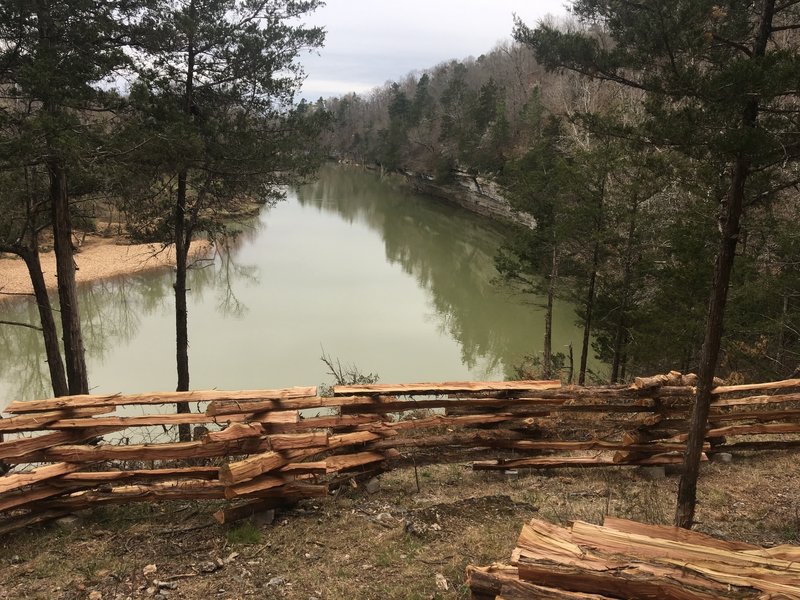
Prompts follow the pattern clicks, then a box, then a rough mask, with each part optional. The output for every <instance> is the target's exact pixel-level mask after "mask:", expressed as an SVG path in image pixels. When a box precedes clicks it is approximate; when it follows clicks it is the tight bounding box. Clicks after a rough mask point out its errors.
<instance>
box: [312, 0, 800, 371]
mask: <svg viewBox="0 0 800 600" xmlns="http://www.w3.org/2000/svg"><path fill="white" fill-rule="evenodd" d="M701 4H703V5H704V6H705V5H708V4H709V3H701ZM709 6H710V5H709ZM706 8H707V9H708V10H707V11H706V13H705V14H701V13H702V11H699V12H698V14H697V15H694V16H692V15H682V16H680V19H683V20H684V21H683V22H684V25H685V24H686V23H687V22H688V23H690V26H696V27H697V28H698V31H704V30H708V31H707V32H706V34H704V37H703V38H702V39H701V42H702V43H701V44H700V46H699V47H697V48H695V47H694V46H691V48H690V51H687V52H686V54H685V55H683V56H679V57H678V61H679V62H680V61H685V62H682V63H681V65H682V66H677V67H675V68H676V73H677V72H678V69H680V68H683V66H686V65H690V64H692V63H691V61H690V58H691V57H690V53H691V52H695V53H697V52H701V53H702V52H707V53H708V56H707V57H705V58H704V60H707V61H709V63H711V62H712V61H717V62H718V63H719V64H720V65H722V67H721V68H720V71H722V70H723V68H727V67H728V66H729V65H732V64H734V61H736V60H738V57H737V56H735V54H740V55H741V56H742V57H745V53H744V52H743V51H742V50H741V48H740V49H739V50H737V49H736V44H738V45H739V46H741V47H742V48H743V49H744V50H747V48H746V47H745V46H746V44H747V43H749V42H748V41H747V40H748V39H749V38H748V37H747V36H752V35H755V34H754V29H753V24H752V23H750V24H748V23H747V22H746V21H745V20H742V19H744V17H742V15H736V14H731V15H729V14H728V13H727V12H725V11H723V9H719V12H718V13H714V12H713V10H712V9H711V8H708V6H706ZM698 10H699V9H698ZM733 12H734V13H735V12H736V11H733ZM781 16H782V15H781ZM787 16H788V15H787ZM734 17H736V18H740V17H741V19H740V20H741V21H742V22H741V23H738V24H737V23H735V22H733V21H734ZM745 17H746V15H745ZM691 18H694V19H695V20H694V22H692V21H691ZM687 19H689V21H687ZM675 22H676V23H677V22H678V17H676V20H675ZM737 28H738V29H737ZM544 30H547V31H549V32H553V36H551V37H550V38H548V37H546V36H542V35H539V37H536V35H534V34H541V32H542V31H544ZM565 32H567V33H578V34H580V35H581V36H583V37H585V38H586V39H591V40H593V44H594V45H595V46H596V47H597V48H601V49H602V48H606V47H613V42H612V39H611V38H612V36H613V33H614V32H613V31H612V30H611V28H610V27H604V28H602V29H601V28H599V27H592V26H588V25H586V24H585V23H578V22H568V23H559V24H550V25H545V26H544V29H543V28H541V27H540V28H539V29H537V30H536V32H534V31H532V30H531V29H528V28H527V27H525V25H524V24H522V23H518V24H517V27H516V30H515V37H516V40H517V41H515V42H514V43H508V44H502V45H499V46H497V47H496V48H495V49H493V50H491V51H490V52H487V53H486V54H484V55H481V56H479V57H478V58H467V59H464V60H460V61H456V60H454V61H451V62H448V63H444V64H440V65H436V66H434V67H431V68H428V69H425V70H423V71H419V72H414V73H411V74H409V75H408V76H406V77H405V78H404V79H402V80H400V81H397V82H391V83H387V84H386V85H384V86H383V87H380V88H377V89H375V90H373V91H372V92H371V93H369V94H367V95H361V96H360V95H355V94H350V95H347V96H343V97H340V98H334V99H331V100H327V101H326V107H327V108H328V109H329V110H330V111H331V113H332V114H333V116H334V119H335V127H334V129H333V131H332V132H330V134H329V139H328V143H329V146H330V147H331V149H332V151H333V153H334V155H335V156H337V157H339V158H342V159H347V160H353V161H356V162H360V163H365V164H379V165H381V166H382V167H383V168H385V169H388V170H400V171H411V172H414V173H416V174H420V175H422V176H424V177H429V178H433V180H435V181H436V182H439V183H447V182H448V181H449V180H451V179H452V178H453V176H454V174H455V173H456V172H461V173H464V172H466V173H469V174H473V175H481V176H484V177H488V178H490V179H493V180H495V181H497V182H498V183H500V184H501V185H502V186H503V188H504V189H505V191H506V195H507V197H508V199H509V200H510V201H511V202H512V203H513V204H514V205H515V206H516V207H517V208H519V209H521V210H524V211H526V212H529V213H531V214H532V215H533V216H534V217H535V219H536V221H537V224H538V226H537V227H536V229H534V230H531V229H528V228H525V227H521V226H512V225H509V226H508V236H507V242H506V245H505V248H504V250H503V251H502V253H501V254H500V255H499V256H498V257H497V266H498V269H499V271H500V272H501V273H502V274H503V275H505V276H507V277H510V278H515V279H519V280H520V281H522V282H523V284H524V285H526V286H529V288H530V289H531V290H535V291H537V292H538V293H544V294H547V295H548V296H549V298H550V299H549V301H548V306H549V307H552V298H553V296H557V297H559V296H560V297H564V298H567V299H569V300H571V301H572V302H573V303H575V304H576V305H577V306H580V307H581V308H580V309H579V310H578V311H577V315H576V318H577V319H578V321H579V322H580V323H581V324H582V325H583V327H584V330H585V336H584V347H583V348H582V349H580V348H576V350H575V353H576V356H575V363H576V364H575V376H576V379H578V380H579V381H580V382H581V383H582V382H583V381H584V380H586V374H585V371H586V360H587V355H588V353H591V352H595V353H596V354H597V355H598V356H599V357H601V358H602V359H603V360H604V361H606V362H607V363H608V364H609V365H610V377H611V379H612V380H614V381H621V380H624V379H625V378H626V376H628V375H630V374H637V373H649V372H663V371H665V370H669V369H672V368H674V369H679V370H682V371H683V372H688V371H694V370H697V369H698V367H699V365H700V361H701V349H702V345H703V339H704V328H705V325H706V315H707V306H708V297H709V290H710V289H711V287H712V280H713V275H714V263H715V255H716V254H717V249H718V245H719V242H718V240H719V237H720V233H719V232H720V231H721V230H722V226H723V221H724V208H725V202H724V201H720V198H723V197H724V196H725V194H726V190H728V188H729V185H730V177H729V175H730V171H729V168H728V166H727V165H726V160H727V157H728V155H729V154H730V152H734V149H732V148H733V146H734V145H735V144H736V143H737V139H741V136H738V134H737V133H736V128H735V127H734V126H733V125H735V124H736V123H735V122H734V119H735V118H736V117H735V116H732V115H735V114H736V112H735V111H736V110H737V108H735V106H738V104H736V103H737V102H739V100H740V98H739V95H740V94H739V93H737V94H734V93H733V91H731V90H733V89H734V86H737V85H739V83H737V82H735V81H711V80H709V81H708V82H705V81H703V82H700V83H698V88H699V87H700V85H709V86H710V85H716V86H727V87H723V88H721V89H722V90H723V92H722V96H720V98H725V99H726V102H727V98H728V97H730V105H731V106H730V107H725V106H724V105H723V104H722V103H721V102H718V103H717V105H719V106H722V108H719V112H717V113H715V112H713V111H714V110H717V108H716V107H717V105H715V104H713V103H711V102H706V105H705V106H701V105H700V104H701V103H702V102H705V101H706V99H708V98H712V95H711V94H712V93H711V92H708V93H706V91H703V90H701V91H699V92H697V93H695V92H694V91H690V92H686V91H681V92H675V91H674V90H672V92H669V91H668V93H673V96H670V97H669V102H670V104H669V105H667V104H666V103H662V104H660V105H659V104H658V96H657V94H655V92H653V90H648V89H647V86H646V85H645V84H643V83H642V84H638V85H625V82H624V81H622V77H619V76H616V75H615V76H604V77H594V78H587V77H584V76H582V74H581V73H589V70H588V69H585V70H583V71H581V68H577V67H576V68H567V69H565V68H564V67H565V65H564V64H563V61H562V62H559V61H558V60H553V61H551V62H552V64H549V65H547V66H548V67H550V69H547V68H545V66H544V65H545V64H546V63H547V62H548V61H547V56H548V55H552V54H554V53H557V52H558V51H559V48H558V44H559V43H560V41H559V39H558V38H557V35H558V34H562V33H565ZM672 33H674V34H675V36H676V40H677V41H676V44H679V43H681V40H678V39H677V38H678V37H680V36H679V34H678V33H677V32H672ZM646 34H647V32H645V34H644V35H645V36H646ZM772 35H773V36H774V43H775V45H776V47H777V48H778V51H780V52H782V53H786V54H787V55H788V54H791V53H793V52H796V49H797V38H796V36H795V35H794V32H793V30H792V28H791V27H786V28H783V27H782V26H781V25H777V26H776V28H775V30H774V31H773V34H772ZM735 36H739V37H738V38H737V37H735ZM729 38H730V39H729ZM736 39H740V40H741V43H739V42H736V41H735V40H736ZM703 40H705V41H703ZM719 40H724V41H723V42H720V41H719ZM694 43H695V42H692V44H694ZM589 47H590V45H587V48H589ZM562 50H563V48H562ZM584 50H586V49H582V50H581V49H579V50H575V53H574V56H575V57H579V58H580V57H581V56H582V55H581V53H580V52H583V51H584ZM679 51H680V49H679ZM584 54H586V55H587V56H588V54H589V53H588V50H587V51H586V52H584ZM611 54H613V52H612V53H611ZM611 54H610V55H611ZM709 57H710V58H709ZM537 58H538V59H539V60H538V61H537ZM639 61H640V63H641V64H642V65H644V63H645V62H646V59H643V58H641V57H639ZM574 62H576V63H577V62H579V61H578V58H576V59H575V61H574ZM572 66H573V67H575V66H576V65H572ZM567 67H569V65H567ZM737 68H738V67H737ZM689 69H690V68H689V67H688V66H687V67H686V71H685V72H682V74H681V76H685V77H686V78H687V79H686V82H685V85H686V86H688V87H687V89H688V88H689V87H691V86H692V85H693V82H692V81H691V77H693V76H694V77H699V76H698V74H697V73H695V74H694V75H692V74H691V72H690V70H689ZM646 71H647V69H646V68H643V69H642V72H643V73H645V75H644V76H643V77H645V78H646ZM609 72H610V70H609ZM655 72H656V71H655V70H654V71H653V73H655ZM732 72H734V71H732ZM698 73H699V71H698ZM590 74H594V75H596V74H597V73H596V72H593V73H590ZM615 78H616V79H615ZM637 81H646V79H642V80H637ZM628 83H630V82H628ZM724 90H728V91H727V92H726V91H724ZM714 93H716V92H714ZM745 93H746V90H742V91H741V95H744V94H745ZM704 94H705V95H704ZM725 94H728V96H725ZM667 96H668V94H667ZM698 98H699V99H700V100H699V101H697V102H696V103H695V104H693V103H694V102H695V101H696V100H697V99H698ZM713 98H716V97H715V96H714V97H713ZM787 98H789V99H787ZM773 100H774V102H772V104H771V105H770V107H769V109H768V110H766V109H763V112H764V114H767V115H768V116H769V117H770V118H771V119H773V122H771V123H770V124H768V125H767V126H765V127H764V129H765V135H772V136H773V138H774V142H775V143H774V145H775V146H776V147H777V148H779V147H780V145H781V144H783V145H784V146H786V147H789V145H788V144H787V142H786V137H783V138H782V139H778V135H777V134H775V133H774V130H775V128H776V127H783V128H784V129H785V130H786V127H787V124H791V123H792V122H793V120H794V119H795V118H796V114H797V105H796V99H795V98H794V97H793V96H782V97H778V98H777V99H774V98H773ZM681 103H683V104H681ZM679 105H680V106H681V107H682V108H680V111H678V110H677V109H675V107H676V106H679ZM734 105H735V106H734ZM667 106H669V110H667V108H665V107H667ZM659 111H661V113H659ZM692 111H696V112H694V113H692ZM726 111H727V112H726ZM659 114H660V117H659ZM777 115H781V116H783V117H785V118H786V120H785V121H784V122H783V123H781V124H778V125H776V123H775V122H774V118H773V117H775V116H777ZM712 116H713V118H712ZM729 123H730V126H729V125H728V124H729ZM714 128H718V130H717V131H715V130H714ZM770 128H772V130H771V131H770ZM794 130H795V131H796V128H795V129H794ZM790 131H791V129H788V130H786V133H787V134H789V136H791V134H790ZM703 136H705V137H703ZM737 136H738V137H737ZM678 137H680V138H681V139H677V138H678ZM693 144H694V146H693ZM693 148H694V149H693ZM773 150H774V148H772V147H771V146H770V148H769V153H767V152H766V151H765V154H764V156H763V157H762V158H760V159H758V160H759V161H760V162H758V163H757V164H755V166H754V167H753V168H752V171H751V172H750V173H749V174H750V177H749V179H748V182H747V184H746V197H745V200H744V202H745V208H746V210H745V212H744V215H743V216H742V220H741V231H740V232H739V234H738V238H737V239H738V244H737V245H736V261H735V267H734V269H733V272H732V275H731V281H730V287H729V294H728V298H727V306H726V321H725V335H724V337H723V341H722V352H721V359H720V368H719V370H718V374H720V375H724V376H727V377H729V378H732V379H737V378H747V379H769V378H780V377H785V376H787V375H789V374H790V373H792V372H793V370H794V369H795V368H796V367H797V365H798V362H800V269H798V266H799V265H798V263H800V236H798V235H797V233H796V227H797V225H796V224H797V222H798V217H800V202H799V201H798V199H799V198H800V194H798V189H797V186H796V182H797V180H798V179H797V173H796V167H795V166H793V163H792V156H791V152H792V150H791V148H789V149H788V150H786V155H785V157H784V159H782V158H781V156H780V152H773ZM726 153H728V154H726ZM549 318H550V315H549V314H548V320H549ZM548 331H549V327H548ZM590 340H593V341H592V343H591V344H590ZM540 343H541V342H540V341H539V340H535V341H533V340H532V342H531V349H532V351H533V349H534V348H535V347H537V346H539V344H540ZM563 352H565V349H562V348H550V341H549V336H548V337H546V339H545V344H544V352H543V353H542V355H541V356H535V357H534V363H535V366H536V367H537V368H538V370H540V372H541V374H543V375H545V376H547V375H550V374H553V373H554V372H555V371H557V370H558V369H560V368H561V367H562V366H563V365H564V362H565V357H564V356H563V354H562V353H563ZM579 361H580V365H579V364H578V362H579ZM590 375H591V374H589V376H590Z"/></svg>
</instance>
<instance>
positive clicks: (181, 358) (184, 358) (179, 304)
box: [174, 171, 192, 442]
mask: <svg viewBox="0 0 800 600" xmlns="http://www.w3.org/2000/svg"><path fill="white" fill-rule="evenodd" d="M177 196H178V197H177V200H176V204H175V286H174V287H175V341H176V353H175V358H176V364H177V369H178V387H177V388H176V391H178V392H188V391H189V319H188V310H187V307H186V271H187V268H188V253H189V249H188V247H187V246H188V244H187V240H186V231H185V226H186V171H183V172H182V173H180V174H179V175H178V192H177ZM177 412H179V413H188V412H189V404H188V403H187V402H178V404H177ZM178 432H179V433H178V435H179V438H180V441H182V442H189V441H191V438H192V435H191V431H190V427H189V425H179V426H178Z"/></svg>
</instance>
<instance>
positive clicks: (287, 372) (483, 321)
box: [0, 167, 581, 407]
mask: <svg viewBox="0 0 800 600" xmlns="http://www.w3.org/2000/svg"><path fill="white" fill-rule="evenodd" d="M502 236H503V228H502V226H498V225H495V224H492V223H489V222H487V221H486V220H485V219H482V218H479V217H476V216H474V215H472V214H471V213H468V212H466V211H464V210H462V209H460V208H458V207H456V206H451V205H449V204H446V203H442V202H440V201H437V200H432V199H430V198H426V197H424V196H419V195H415V194H413V193H410V192H408V191H406V190H404V189H403V188H402V187H401V186H399V185H398V184H397V182H396V181H393V180H392V179H387V178H384V179H381V178H380V177H379V176H378V175H376V174H374V173H371V172H367V171H364V170H360V169H355V168H340V167H326V168H325V169H323V171H322V172H321V174H320V177H319V179H318V181H317V182H316V183H313V184H310V185H307V186H304V187H302V188H300V189H299V190H294V191H290V192H289V193H288V197H287V200H286V201H284V202H281V203H279V204H278V205H277V206H275V207H273V208H270V209H265V210H263V211H262V213H261V214H260V216H259V217H258V219H257V220H256V221H255V222H253V223H251V224H250V225H249V226H248V227H247V228H246V230H245V232H244V233H243V234H242V235H241V236H240V237H239V239H237V241H236V243H235V245H234V247H231V248H229V249H228V250H227V251H226V250H224V249H222V250H221V252H220V253H219V255H218V256H217V258H216V260H215V261H213V262H212V263H211V264H209V265H207V266H205V267H204V268H198V269H194V270H193V271H192V272H191V274H190V283H189V286H190V288H191V291H190V293H189V340H190V348H189V360H190V367H191V387H192V388H193V389H210V388H219V389H254V388H271V387H283V386H292V385H316V384H320V383H330V382H331V378H330V376H329V375H327V373H326V367H325V366H324V365H323V364H322V362H321V361H320V360H319V357H320V355H321V353H322V349H323V348H324V350H325V351H326V352H327V353H328V354H330V355H332V356H334V357H338V358H340V359H341V360H342V362H343V363H348V364H350V363H352V364H355V365H358V367H359V368H360V369H361V370H362V371H365V372H375V373H377V374H379V376H380V378H381V381H384V382H393V383H394V382H397V383H400V382H412V381H432V380H459V379H502V378H504V377H506V376H508V375H511V374H512V373H513V366H514V365H515V364H518V363H519V362H520V360H521V358H522V356H523V355H524V354H526V353H528V354H530V353H538V352H540V350H541V345H542V338H543V330H544V322H543V308H542V300H543V299H542V298H535V297H532V296H530V295H524V294H520V293H518V292H516V291H515V290H514V289H512V288H510V287H508V286H505V285H502V284H500V283H498V282H497V281H496V277H497V273H496V271H495V269H494V258H493V257H494V254H495V252H496V250H497V248H498V246H499V244H500V243H501V241H502ZM172 279H173V273H172V271H171V270H170V269H167V270H162V271H156V272H150V273H146V274H139V275H134V276H129V277H121V278H117V279H113V280H109V281H103V282H98V283H95V284H92V285H87V286H83V287H82V288H81V310H82V316H83V322H84V334H85V338H86V340H85V341H86V350H87V361H88V367H89V375H90V385H91V386H92V391H93V392H94V393H116V392H122V393H131V392H143V391H155V390H171V389H174V387H175V381H176V376H175V367H174V362H175V361H174V327H173V299H172ZM0 319H7V320H15V321H27V322H30V323H37V320H38V319H37V315H36V310H35V307H34V305H33V304H32V303H30V302H17V301H14V302H4V303H2V304H0ZM580 339H581V335H580V331H579V330H578V329H577V328H576V327H575V325H574V312H573V310H572V308H571V307H570V306H568V305H565V304H558V305H557V307H556V311H555V323H554V342H553V345H554V350H555V351H559V350H563V349H564V347H565V346H566V345H567V344H568V343H569V342H572V343H573V344H574V345H575V346H576V347H579V343H580ZM576 360H577V356H576ZM49 395H50V389H49V381H48V377H47V365H46V364H45V363H44V352H43V348H42V343H41V341H40V336H39V334H38V333H37V332H35V331H32V330H29V329H23V328H19V327H9V326H0V407H1V406H3V405H5V404H6V402H7V401H9V400H11V399H31V398H36V397H46V396H49Z"/></svg>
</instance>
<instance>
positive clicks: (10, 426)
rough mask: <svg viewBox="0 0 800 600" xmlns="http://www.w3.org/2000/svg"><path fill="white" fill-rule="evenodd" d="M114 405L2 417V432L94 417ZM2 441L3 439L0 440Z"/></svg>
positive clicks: (29, 429) (43, 426)
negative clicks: (67, 419) (64, 420)
mask: <svg viewBox="0 0 800 600" xmlns="http://www.w3.org/2000/svg"><path fill="white" fill-rule="evenodd" d="M113 410H114V408H113V407H106V406H95V407H91V408H77V409H72V410H52V411H46V412H41V413H32V414H29V415H20V416H18V417H11V418H7V419H2V418H0V432H3V433H18V432H21V431H38V430H41V429H48V427H47V425H49V424H50V423H53V422H55V421H60V420H61V419H66V418H78V417H92V416H95V415H102V414H105V413H109V412H112V411H113ZM0 441H2V440H0Z"/></svg>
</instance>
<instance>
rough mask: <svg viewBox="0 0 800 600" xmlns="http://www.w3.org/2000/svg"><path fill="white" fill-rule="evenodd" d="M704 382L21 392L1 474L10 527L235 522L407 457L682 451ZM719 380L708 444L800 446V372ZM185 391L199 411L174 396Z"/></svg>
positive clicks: (2, 452)
mask: <svg viewBox="0 0 800 600" xmlns="http://www.w3.org/2000/svg"><path fill="white" fill-rule="evenodd" d="M692 385H693V380H692V379H691V377H683V376H680V375H676V374H670V375H667V376H659V377H657V378H649V379H642V380H637V383H636V384H635V385H633V386H601V387H588V388H584V387H562V386H561V384H560V382H558V381H518V382H465V383H464V382H456V383H425V384H403V385H368V386H337V387H335V388H334V390H333V392H334V393H333V396H331V397H319V396H317V394H316V388H313V387H296V388H287V389H280V390H257V391H237V392H224V391H202V392H201V391H197V392H171V393H163V394H136V395H113V396H92V395H87V396H72V397H64V398H55V399H49V400H37V401H29V402H12V403H11V404H10V405H8V406H7V407H6V409H5V412H7V413H9V414H10V415H12V416H10V417H9V418H4V419H0V466H2V465H5V466H6V468H8V467H11V470H10V471H9V472H8V473H6V474H5V475H2V476H0V533H2V532H3V531H4V530H8V529H10V528H14V527H17V526H19V525H20V524H28V523H35V522H41V521H45V520H49V519H52V518H54V517H57V516H59V515H62V514H65V513H68V512H72V511H75V510H79V509H83V508H87V507H91V506H96V505H103V504H119V503H128V502H136V501H159V500H168V499H176V500H194V499H209V500H223V501H227V504H226V505H225V506H224V507H223V508H221V509H220V511H219V512H218V513H216V517H217V518H218V519H219V520H220V521H222V522H225V521H229V520H231V519H236V518H241V517H243V516H248V515H250V514H252V513H254V512H257V511H261V510H265V509H268V508H273V507H280V506H284V505H286V504H291V503H294V502H297V501H298V500H300V499H302V498H309V497H318V496H325V495H326V494H327V493H328V492H329V491H330V489H331V488H333V487H335V486H337V485H340V484H341V483H342V482H345V481H351V480H352V479H353V478H354V477H368V476H372V475H374V474H377V473H379V472H381V471H385V470H386V469H390V468H395V467H401V466H405V465H409V464H414V465H418V464H425V463H445V462H453V461H455V462H464V461H467V460H474V462H473V467H474V468H475V469H476V470H491V469H516V468H554V467H570V466H584V467H600V466H614V465H617V466H618V465H663V464H674V463H680V462H681V461H682V453H683V450H684V447H685V440H686V435H685V432H686V429H687V425H688V416H689V413H690V408H691V402H692V398H693V393H694V388H693V387H692ZM753 392H758V393H759V395H753ZM715 393H716V394H717V399H716V401H715V403H714V405H713V408H712V415H711V417H710V430H709V443H708V444H707V445H706V449H707V451H708V452H718V451H723V450H736V449H771V448H785V447H791V446H800V439H798V436H794V437H792V435H791V434H797V433H800V418H798V417H800V406H798V405H800V380H789V381H784V382H777V383H769V384H756V385H749V386H736V387H718V388H717V389H716V390H715ZM176 402H189V403H192V405H193V406H196V411H197V412H191V413H188V414H187V413H180V414H178V413H175V412H165V410H166V409H170V410H172V409H173V407H174V405H175V403H176ZM118 410H119V411H121V414H120V413H118V412H117V411H118ZM134 411H139V412H141V414H134ZM181 424H188V425H194V426H196V427H195V430H194V431H195V434H196V436H195V439H194V440H193V441H191V442H175V441H166V442H163V443H145V442H144V441H143V440H145V439H148V438H147V436H146V435H144V434H143V432H152V431H153V430H164V431H166V428H169V427H171V428H172V429H171V430H170V433H171V434H172V435H174V429H175V426H177V425H181ZM137 432H138V433H137ZM3 435H5V441H3V440H2V437H1V436H3ZM104 436H105V438H104ZM731 436H736V437H735V438H733V441H731V439H730V438H731ZM743 436H744V437H743ZM747 436H750V437H749V438H748V437H747ZM725 438H727V439H725ZM171 439H172V438H171ZM742 440H744V441H742ZM2 472H3V469H0V473H2Z"/></svg>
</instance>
